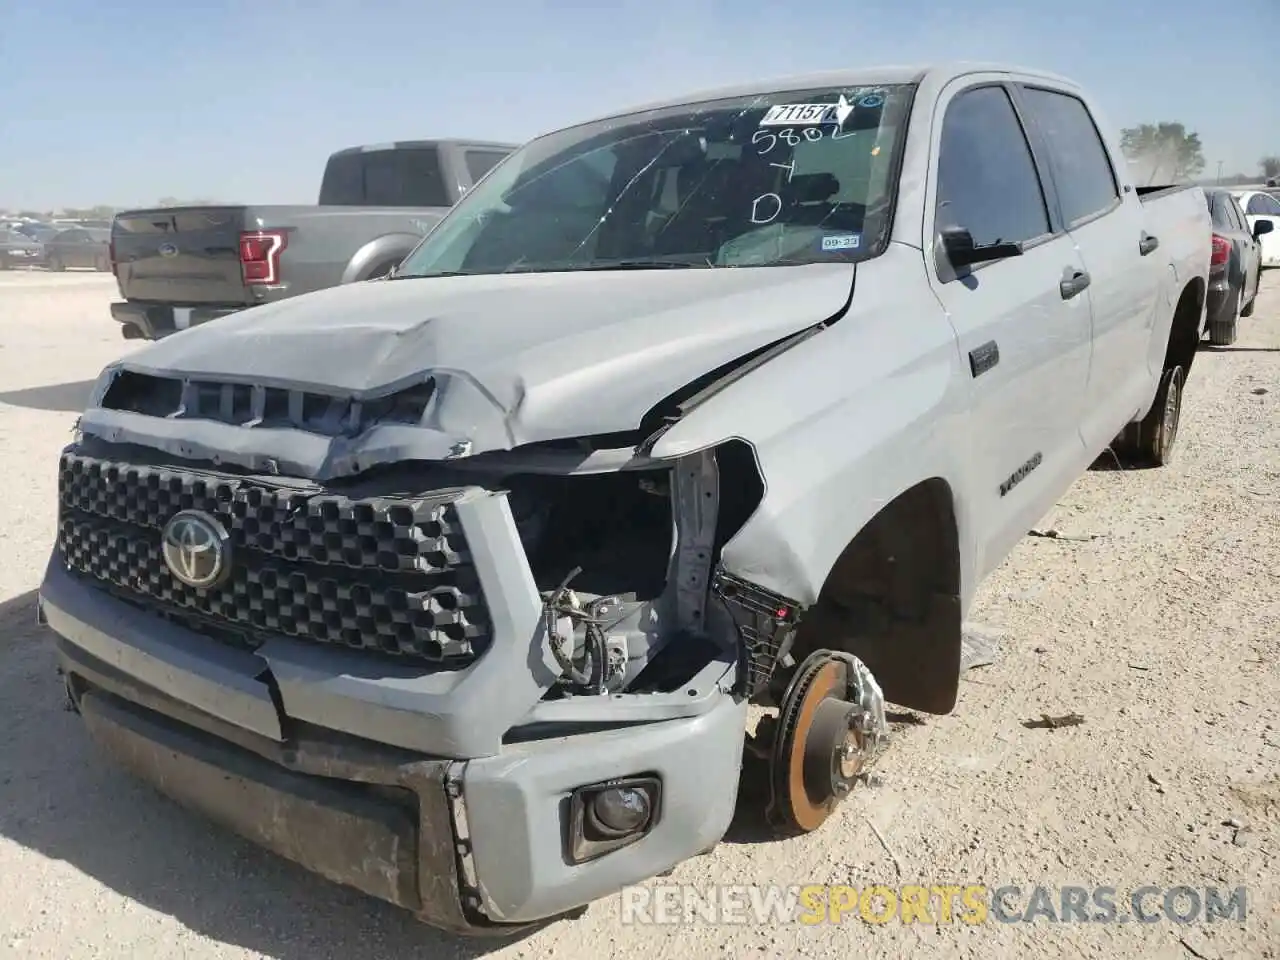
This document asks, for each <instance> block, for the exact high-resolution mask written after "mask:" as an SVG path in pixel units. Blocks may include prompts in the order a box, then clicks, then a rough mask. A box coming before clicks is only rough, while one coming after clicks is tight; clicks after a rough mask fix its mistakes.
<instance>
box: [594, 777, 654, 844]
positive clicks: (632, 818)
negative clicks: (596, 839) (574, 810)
mask: <svg viewBox="0 0 1280 960" xmlns="http://www.w3.org/2000/svg"><path fill="white" fill-rule="evenodd" d="M649 810H650V807H649V795H648V794H647V793H645V791H644V790H641V789H640V788H638V787H609V788H608V789H606V790H601V791H600V792H599V793H597V794H596V795H595V796H594V797H592V798H591V802H590V805H589V807H588V809H587V813H588V815H589V816H590V817H591V819H593V820H594V821H595V823H594V824H592V825H593V826H594V827H596V828H597V829H598V830H599V831H600V832H601V833H603V834H605V835H608V834H613V835H615V836H626V835H627V834H628V833H635V832H636V831H637V830H642V829H644V825H645V824H646V823H648V822H649Z"/></svg>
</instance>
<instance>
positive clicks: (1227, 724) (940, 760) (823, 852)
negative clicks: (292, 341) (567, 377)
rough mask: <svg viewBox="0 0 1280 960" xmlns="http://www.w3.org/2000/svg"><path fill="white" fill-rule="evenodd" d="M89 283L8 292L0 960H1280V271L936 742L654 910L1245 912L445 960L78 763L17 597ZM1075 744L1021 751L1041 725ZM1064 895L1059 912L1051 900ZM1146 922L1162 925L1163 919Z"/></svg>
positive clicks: (750, 931) (1079, 536) (746, 935)
mask: <svg viewBox="0 0 1280 960" xmlns="http://www.w3.org/2000/svg"><path fill="white" fill-rule="evenodd" d="M114 293H115V288H114V284H113V281H112V279H111V278H110V277H109V276H108V277H103V276H101V275H95V274H91V273H68V274H64V275H51V274H42V273H18V272H14V273H6V274H0V464H3V467H4V474H5V481H6V494H7V495H6V497H5V498H4V500H3V501H0V514H2V515H3V522H0V557H3V561H2V562H0V703H2V704H3V708H4V710H5V719H6V721H7V722H6V723H5V724H4V726H3V730H0V877H3V878H5V880H6V881H7V883H6V886H7V888H8V889H7V891H6V894H5V896H4V898H3V900H2V901H0V952H3V951H4V950H6V949H7V950H8V951H9V952H10V953H12V954H13V955H16V956H32V957H51V958H58V960H65V958H74V960H78V958H88V957H135V956H136V957H147V956H150V957H161V956H184V957H190V958H208V957H227V958H231V957H235V958H247V957H272V958H279V960H323V958H330V957H332V958H343V960H350V958H357V957H371V958H400V957H424V958H425V957H431V958H443V957H468V958H470V957H480V956H486V955H489V954H493V955H495V956H498V957H539V956H549V955H551V954H553V953H554V954H556V955H558V956H573V955H578V956H583V957H598V956H602V955H605V956H610V955H629V954H633V953H639V952H640V951H643V952H644V954H645V955H647V956H648V957H651V958H654V960H657V958H659V957H688V956H718V955H722V954H723V955H740V956H760V957H794V956H813V957H848V956H851V955H857V956H865V957H886V958H888V957H894V958H896V957H900V956H903V955H905V954H907V953H908V952H909V954H910V955H911V956H914V957H938V958H944V957H945V958H951V957H975V958H977V957H981V958H984V960H985V958H989V957H1006V956H1007V957H1012V958H1018V960H1023V958H1037V957H1062V956H1095V957H1135V958H1137V957H1141V958H1143V960H1158V958H1182V957H1203V958H1226V957H1250V958H1255V957H1256V958H1260V957H1276V956H1280V672H1278V671H1277V668H1276V660H1277V658H1278V657H1280V274H1277V273H1272V274H1269V275H1268V276H1267V277H1266V279H1265V280H1264V291H1263V294H1262V299H1261V300H1260V302H1259V306H1258V309H1257V311H1256V314H1255V316H1254V317H1253V318H1251V319H1247V320H1242V321H1241V337H1240V340H1239V342H1238V343H1237V345H1236V346H1235V347H1232V348H1227V349H1222V350H1207V349H1206V350H1202V351H1201V353H1200V355H1199V357H1198V359H1197V361H1196V365H1195V369H1194V371H1193V373H1192V375H1191V380H1190V384H1189V387H1188V393H1189V397H1188V403H1187V405H1186V406H1185V407H1184V412H1183V427H1182V438H1181V441H1180V444H1181V449H1180V451H1179V456H1178V459H1177V461H1176V462H1175V464H1174V465H1173V466H1172V467H1170V468H1168V469H1164V470H1152V471H1138V472H1131V473H1122V472H1118V471H1110V470H1096V471H1093V472H1091V473H1089V474H1088V475H1087V476H1085V477H1083V478H1081V480H1080V481H1079V482H1078V483H1077V484H1076V485H1075V486H1074V487H1073V488H1072V489H1071V490H1070V492H1069V493H1068V494H1067V495H1066V497H1065V498H1064V500H1063V501H1062V503H1061V504H1059V505H1058V506H1057V507H1056V508H1055V509H1054V511H1052V513H1051V515H1050V516H1049V517H1046V518H1045V519H1044V521H1043V522H1042V523H1041V525H1040V527H1038V528H1037V529H1038V530H1040V531H1049V530H1055V531H1057V532H1058V533H1059V534H1060V536H1057V537H1056V538H1055V537H1036V536H1031V537H1028V538H1026V539H1025V540H1024V541H1023V542H1022V543H1021V545H1019V547H1018V548H1017V550H1016V551H1015V552H1014V554H1013V556H1012V557H1011V558H1010V559H1009V560H1008V561H1007V562H1006V563H1005V564H1004V566H1002V567H1001V568H1000V569H999V571H997V573H996V574H995V575H994V576H992V577H991V578H990V579H989V580H988V582H987V583H986V584H985V586H984V588H983V590H982V591H981V594H980V599H979V604H978V609H977V610H975V611H974V616H975V619H977V620H980V621H981V622H983V623H985V624H987V625H989V626H991V627H993V628H995V629H996V630H998V631H999V632H1000V633H1001V634H1002V635H1003V638H1004V639H1003V640H1002V642H1001V649H1000V655H999V657H998V658H997V661H996V663H994V664H992V665H990V666H987V667H984V668H982V669H978V670H974V671H973V672H972V673H971V674H970V675H969V676H968V678H967V681H966V682H965V683H964V684H963V690H962V694H961V700H960V704H959V706H958V708H957V710H956V712H955V713H954V714H953V715H951V716H948V717H941V718H927V719H924V721H923V722H921V723H918V724H914V725H913V724H904V725H902V726H901V727H900V729H899V731H898V734H897V738H896V739H897V742H896V744H895V745H894V747H893V749H891V750H890V752H889V753H888V754H887V755H886V756H885V757H884V759H883V760H882V762H881V765H880V768H879V771H880V772H879V781H878V783H875V784H873V785H871V786H868V787H867V788H866V789H865V790H864V792H863V793H862V794H861V796H858V797H856V798H855V799H852V800H850V801H849V802H847V803H846V804H845V805H844V807H843V808H842V810H841V811H840V813H839V814H838V816H837V817H836V818H834V819H833V820H832V821H830V822H829V823H828V824H827V826H826V827H825V828H824V829H823V830H822V831H820V832H819V833H817V834H814V835H811V836H809V837H806V838H804V839H801V840H798V841H790V842H786V843H773V842H770V843H763V842H744V841H739V842H726V843H724V844H721V845H720V847H719V848H718V849H717V850H716V851H714V852H713V853H712V854H711V855H710V856H707V857H702V858H699V859H697V860H695V861H691V862H688V863H686V864H684V865H682V866H681V867H680V868H678V869H677V870H676V871H675V873H674V875H672V876H671V877H668V878H665V879H664V880H662V881H659V882H661V883H681V884H694V885H697V886H699V887H705V886H706V885H709V884H713V883H725V884H747V883H759V884H766V883H778V884H804V883H835V884H852V885H855V886H858V887H864V886H866V885H869V884H874V883H885V884H888V885H890V886H896V885H900V884H904V883H905V884H915V883H920V884H925V885H930V884H944V883H952V884H958V885H964V884H971V883H986V884H990V885H991V886H993V887H995V886H1000V885H1003V884H1019V885H1023V886H1024V889H1026V888H1028V887H1029V886H1030V885H1033V884H1043V885H1051V886H1055V887H1060V886H1062V885H1068V884H1075V885H1080V886H1095V885H1106V886H1112V887H1116V888H1118V889H1119V890H1120V891H1121V894H1120V898H1121V909H1122V912H1123V907H1124V903H1126V902H1127V901H1125V900H1124V899H1123V898H1124V897H1126V896H1127V894H1126V892H1125V891H1127V890H1129V889H1132V888H1134V887H1138V886H1141V885H1144V884H1152V885H1156V886H1160V887H1172V886H1177V885H1186V886H1189V887H1192V888H1197V889H1200V890H1204V889H1205V887H1206V886H1217V887H1220V888H1222V887H1226V888H1234V887H1236V886H1240V885H1245V886H1247V887H1248V888H1249V891H1248V896H1249V900H1248V917H1247V919H1246V921H1245V923H1244V924H1243V925H1242V924H1240V923H1238V922H1236V921H1219V922H1217V923H1213V924H1203V923H1192V924H1189V925H1179V924H1177V923H1174V922H1171V921H1170V920H1168V919H1161V920H1159V921H1158V922H1156V923H1152V924H1135V923H1128V924H1123V923H1112V924H1105V923H1092V924H1087V925H1085V924H1079V923H1074V924H1063V923H1049V922H1046V921H1044V920H1041V921H1037V922H1036V923H1034V924H1013V925H1009V924H998V923H994V922H992V923H987V924H984V925H979V926H967V925H965V924H963V923H959V922H952V923H943V924H938V925H936V926H924V925H921V924H901V923H897V922H893V923H889V924H885V925H872V924H866V923H863V922H861V921H860V920H858V919H856V914H854V915H851V916H849V917H846V919H845V920H844V922H843V923H841V924H840V925H837V926H832V925H823V926H816V927H807V926H803V925H799V924H791V925H783V924H777V925H772V926H763V927H762V926H754V925H737V926H711V925H708V924H705V923H693V924H686V925H681V926H678V927H673V926H667V927H645V926H636V925H623V924H622V923H621V921H620V919H619V903H620V900H619V898H614V899H612V900H607V901H603V902H601V903H598V904H595V905H593V906H592V907H591V909H590V910H589V911H588V913H587V914H586V915H585V916H584V917H582V918H580V919H578V920H576V921H565V922H559V923H556V924H553V925H551V926H549V927H547V928H545V929H543V930H541V931H539V932H538V933H536V934H534V935H533V936H531V937H528V938H526V939H524V940H521V941H517V942H514V943H484V942H481V943H473V942H466V941H457V940H454V939H451V938H448V937H443V936H440V935H438V934H436V933H435V932H433V931H432V930H430V929H427V928H424V927H422V926H420V925H418V924H416V923H415V922H413V921H411V920H409V919H408V918H407V917H405V916H404V915H402V914H400V913H398V912H397V911H395V910H393V909H392V908H389V907H384V906H382V905H380V904H378V903H376V902H373V901H370V900H367V899H365V898H364V897H362V896H360V895H358V894H355V893H352V892H349V891H346V890H343V889H340V888H337V887H334V886H331V885H329V884H327V883H325V882H323V881H321V880H318V879H315V878H312V877H310V876H308V875H306V874H304V873H303V872H301V871H300V870H298V869H295V868H294V867H292V866H291V865H289V864H286V863H283V862H281V861H279V860H277V859H274V858H273V857H271V856H269V855H267V854H264V853H262V852H259V851H258V850H256V849H254V848H252V847H250V846H249V845H247V844H245V843H242V842H240V841H239V840H237V839H235V838H233V837H230V836H227V835H225V834H223V833H221V832H219V831H217V830H215V829H213V828H211V827H210V826H209V825H207V824H206V823H204V822H203V821H201V820H199V819H197V818H196V817H194V816H191V815H188V814H187V813H185V812H183V811H182V810H180V809H178V808H177V807H175V806H173V805H171V804H170V803H168V802H167V801H165V800H163V799H162V798H160V797H158V796H156V795H155V794H153V793H152V792H151V791H150V790H148V789H147V788H145V787H143V786H141V785H139V784H137V783H135V782H133V781H131V780H130V779H128V778H127V777H126V776H125V775H124V774H122V773H119V772H117V771H116V770H115V769H113V768H112V767H111V766H110V765H108V764H107V763H105V762H103V761H102V760H101V759H100V758H99V757H97V756H95V755H94V754H93V751H91V750H90V748H89V746H88V743H87V741H86V738H85V736H84V734H83V731H82V730H81V727H80V725H79V722H78V720H77V718H76V717H75V716H74V715H73V714H71V713H68V712H66V711H64V709H63V700H62V693H61V687H60V685H59V682H58V679H57V677H56V676H55V674H54V670H53V661H52V657H51V655H50V651H49V647H48V644H47V641H46V638H45V636H44V635H43V633H42V632H41V631H40V630H38V629H37V628H36V626H35V624H34V602H35V591H36V587H37V586H38V584H39V581H40V576H41V572H42V570H43V565H44V563H45V561H46V558H47V552H48V549H49V545H50V542H51V538H52V535H53V527H54V514H55V503H54V495H55V493H54V483H55V478H54V467H55V461H56V456H57V451H58V449H59V447H60V446H61V445H62V444H63V443H64V442H66V440H67V438H68V436H69V432H70V429H71V426H72V424H73V422H74V419H75V416H76V412H77V411H78V410H79V409H80V407H81V405H82V403H83V400H84V397H85V395H86V393H87V390H88V388H89V386H90V383H91V381H92V379H93V378H94V376H95V375H96V374H97V372H98V371H99V369H100V368H101V367H102V365H103V364H104V363H106V362H108V361H110V360H112V359H113V358H115V357H118V356H121V355H122V354H124V353H126V352H128V351H130V350H132V349H135V346H134V345H133V344H128V343H125V342H124V341H123V340H121V339H120V336H119V333H118V328H117V327H116V325H115V324H114V323H113V322H112V321H111V319H110V317H109V315H108V312H107V304H108V302H109V301H110V299H111V298H112V296H113V295H114ZM1070 713H1078V714H1080V715H1081V716H1082V717H1083V722H1082V723H1081V724H1079V725H1077V726H1068V727H1063V728H1059V729H1043V728H1028V727H1026V726H1024V723H1026V722H1027V721H1031V720H1034V719H1035V718H1038V717H1040V716H1041V715H1042V714H1049V715H1053V716H1058V715H1064V714H1070ZM1055 897H1056V893H1055ZM1158 902H1159V900H1158V898H1157V899H1156V900H1153V901H1152V903H1154V904H1158Z"/></svg>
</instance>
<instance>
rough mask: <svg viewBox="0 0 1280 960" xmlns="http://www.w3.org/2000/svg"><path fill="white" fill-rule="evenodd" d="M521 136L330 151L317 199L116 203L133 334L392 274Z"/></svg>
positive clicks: (117, 250)
mask: <svg viewBox="0 0 1280 960" xmlns="http://www.w3.org/2000/svg"><path fill="white" fill-rule="evenodd" d="M514 149H515V147H514V146H513V145H511V144H505V143H487V142H472V141H461V140H422V141H402V142H398V143H390V144H380V145H375V146H366V147H351V148H349V149H346V150H339V151H338V152H337V153H335V154H333V155H332V156H331V157H329V160H328V163H327V164H326V165H325V171H324V177H323V179H322V181H321V184H320V198H319V206H315V207H291V206H278V205H277V206H212V207H210V206H206V207H161V208H158V209H155V210H129V211H125V212H123V213H121V214H118V215H117V216H116V218H115V220H114V221H113V223H112V226H111V246H110V257H111V262H112V269H114V271H115V275H116V279H117V282H118V284H119V288H120V296H122V297H123V298H124V300H123V301H121V302H117V303H113V304H112V305H111V316H112V317H114V318H115V319H116V320H117V321H118V322H119V323H120V324H121V332H122V333H123V334H124V337H125V339H128V340H137V339H142V340H158V339H160V338H161V337H164V336H167V335H169V334H171V333H174V332H176V331H178V330H184V329H186V328H187V327H191V326H195V325H198V324H200V323H204V322H205V321H207V320H212V319H215V318H217V317H223V316H226V315H227V314H230V313H236V312H238V311H240V310H243V309H245V308H246V307H252V306H257V305H259V304H264V303H272V302H274V301H276V300H283V299H285V298H286V297H295V296H297V295H298V294H300V293H310V292H311V291H313V290H321V289H323V288H325V287H332V286H337V285H338V284H342V283H351V282H353V281H357V280H370V279H373V278H375V277H382V276H386V275H387V274H388V273H389V272H390V271H391V270H392V269H393V268H394V267H395V265H396V264H397V263H399V262H400V260H401V259H403V258H404V255H405V254H407V253H408V252H409V251H410V250H412V249H413V248H414V247H415V246H416V245H417V243H418V241H419V240H421V239H422V237H423V235H424V234H425V233H426V232H427V231H428V230H430V229H431V228H432V227H433V226H435V225H436V224H437V223H438V222H439V221H440V218H441V217H443V216H444V214H445V213H446V212H447V211H448V209H449V207H451V206H453V204H454V203H456V202H457V200H458V198H459V197H461V196H462V195H463V194H464V193H465V192H466V191H467V190H469V189H470V188H471V187H472V186H474V185H475V184H476V182H478V181H479V180H480V179H481V178H482V177H483V176H484V175H485V174H486V173H488V172H489V170H490V169H492V168H493V167H494V166H495V165H496V164H497V163H498V162H499V161H500V160H502V159H503V158H504V157H505V156H507V155H508V154H509V153H510V152H511V151H512V150H514Z"/></svg>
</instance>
